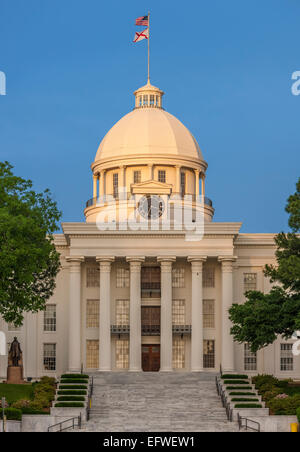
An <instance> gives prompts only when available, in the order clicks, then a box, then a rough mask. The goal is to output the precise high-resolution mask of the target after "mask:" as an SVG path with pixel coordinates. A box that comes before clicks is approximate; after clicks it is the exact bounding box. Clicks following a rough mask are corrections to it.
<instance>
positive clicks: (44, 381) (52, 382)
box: [38, 377, 56, 386]
mask: <svg viewBox="0 0 300 452" xmlns="http://www.w3.org/2000/svg"><path fill="white" fill-rule="evenodd" d="M38 384H43V385H49V386H55V385H56V380H55V378H53V377H42V378H41V379H40V381H39V383H38Z"/></svg>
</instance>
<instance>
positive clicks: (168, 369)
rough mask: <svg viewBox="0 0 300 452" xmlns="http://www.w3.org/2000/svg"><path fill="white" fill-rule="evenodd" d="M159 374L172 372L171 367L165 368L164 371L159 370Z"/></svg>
mask: <svg viewBox="0 0 300 452" xmlns="http://www.w3.org/2000/svg"><path fill="white" fill-rule="evenodd" d="M159 371H160V372H173V368H172V367H165V368H164V369H159Z"/></svg>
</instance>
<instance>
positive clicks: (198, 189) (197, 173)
mask: <svg viewBox="0 0 300 452" xmlns="http://www.w3.org/2000/svg"><path fill="white" fill-rule="evenodd" d="M194 171H195V195H196V196H198V195H199V194H200V186H199V170H194Z"/></svg>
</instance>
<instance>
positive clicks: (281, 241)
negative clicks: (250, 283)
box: [229, 178, 300, 352]
mask: <svg viewBox="0 0 300 452" xmlns="http://www.w3.org/2000/svg"><path fill="white" fill-rule="evenodd" d="M296 188H297V190H296V192H295V193H294V194H293V195H291V196H290V197H289V198H288V200H287V205H286V208H285V210H286V212H287V213H288V214H289V221H288V224H289V227H290V229H291V231H292V232H289V233H284V232H281V233H280V234H278V235H277V236H276V237H275V243H276V246H277V250H276V253H275V256H276V261H277V265H276V266H274V265H266V266H265V269H264V274H265V276H268V277H269V278H270V281H271V282H272V283H274V286H273V287H272V289H271V291H270V293H268V294H264V293H262V292H259V291H248V292H246V294H245V295H246V302H245V303H244V304H240V305H238V304H233V305H232V307H231V308H230V310H229V317H230V320H231V321H232V323H233V327H232V328H231V334H232V335H233V337H234V340H235V341H236V342H240V343H243V342H248V343H249V344H250V346H251V350H252V351H253V352H256V351H257V350H259V349H261V348H262V347H265V346H267V345H269V344H272V343H273V342H274V341H275V339H276V337H277V335H282V336H283V337H284V338H286V339H287V338H289V337H291V336H292V334H293V332H294V331H296V330H299V329H300V236H299V231H300V178H299V179H298V182H297V184H296Z"/></svg>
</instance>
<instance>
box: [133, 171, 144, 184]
mask: <svg viewBox="0 0 300 452" xmlns="http://www.w3.org/2000/svg"><path fill="white" fill-rule="evenodd" d="M141 174H142V173H141V171H133V182H134V184H140V182H141V180H142V179H141Z"/></svg>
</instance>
